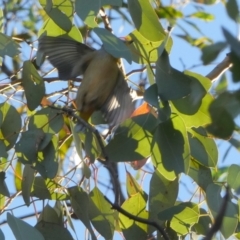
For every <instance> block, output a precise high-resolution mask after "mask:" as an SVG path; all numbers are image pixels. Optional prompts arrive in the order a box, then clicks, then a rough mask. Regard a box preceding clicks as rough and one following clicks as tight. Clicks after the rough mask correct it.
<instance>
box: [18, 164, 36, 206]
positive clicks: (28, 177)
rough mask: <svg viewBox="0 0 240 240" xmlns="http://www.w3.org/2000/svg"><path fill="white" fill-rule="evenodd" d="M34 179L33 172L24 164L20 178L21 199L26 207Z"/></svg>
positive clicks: (28, 203)
mask: <svg viewBox="0 0 240 240" xmlns="http://www.w3.org/2000/svg"><path fill="white" fill-rule="evenodd" d="M34 177H35V170H34V169H33V168H32V167H31V166H30V165H29V164H26V165H25V166H24V170H23V178H22V184H21V189H22V197H23V200H24V202H25V204H26V205H27V206H29V205H30V193H31V189H32V185H33V181H34Z"/></svg>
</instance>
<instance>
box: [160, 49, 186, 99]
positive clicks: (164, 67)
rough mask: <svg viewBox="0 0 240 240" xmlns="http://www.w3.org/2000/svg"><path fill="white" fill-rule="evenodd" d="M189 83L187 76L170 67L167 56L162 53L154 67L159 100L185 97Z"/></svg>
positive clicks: (165, 53)
mask: <svg viewBox="0 0 240 240" xmlns="http://www.w3.org/2000/svg"><path fill="white" fill-rule="evenodd" d="M190 82H191V78H190V77H189V76H187V75H185V74H184V73H182V72H180V71H178V70H176V69H174V68H173V67H171V65H170V62H169V58H168V54H167V52H166V51H164V52H163V53H162V55H161V56H160V57H159V58H158V60H157V66H156V83H157V87H158V94H159V96H160V98H161V100H173V99H179V98H183V97H186V96H187V95H188V94H189V93H190ZM176 89H178V91H176Z"/></svg>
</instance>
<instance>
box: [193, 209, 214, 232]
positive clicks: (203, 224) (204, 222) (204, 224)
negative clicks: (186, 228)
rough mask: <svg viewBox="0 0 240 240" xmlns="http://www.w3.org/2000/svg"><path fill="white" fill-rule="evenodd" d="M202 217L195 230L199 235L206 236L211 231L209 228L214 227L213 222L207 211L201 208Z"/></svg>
mask: <svg viewBox="0 0 240 240" xmlns="http://www.w3.org/2000/svg"><path fill="white" fill-rule="evenodd" d="M199 210H200V217H199V221H198V223H196V224H195V225H194V226H193V229H194V230H195V231H196V233H197V234H198V235H206V234H207V232H208V231H209V226H211V225H212V221H211V218H210V216H209V215H208V213H207V211H206V210H205V209H203V208H200V209H199Z"/></svg>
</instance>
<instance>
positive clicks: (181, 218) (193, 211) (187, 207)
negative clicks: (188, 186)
mask: <svg viewBox="0 0 240 240" xmlns="http://www.w3.org/2000/svg"><path fill="white" fill-rule="evenodd" d="M158 217H159V219H160V220H161V221H164V220H165V221H166V220H169V221H170V227H171V228H172V229H173V230H174V231H176V232H177V234H178V235H185V234H188V233H189V231H190V229H191V226H193V225H194V224H195V223H197V222H198V219H199V208H198V205H197V204H194V203H191V202H182V203H179V204H177V205H176V206H173V207H170V208H168V209H166V210H164V211H162V212H160V213H159V214H158Z"/></svg>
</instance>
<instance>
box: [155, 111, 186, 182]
mask: <svg viewBox="0 0 240 240" xmlns="http://www.w3.org/2000/svg"><path fill="white" fill-rule="evenodd" d="M152 161H153V164H154V166H155V167H156V168H157V170H158V171H159V172H160V173H161V174H162V175H163V176H164V177H165V178H166V179H168V180H174V179H175V178H176V177H177V176H178V174H179V173H182V172H184V173H187V172H188V169H189V161H190V147H189V143H188V137H187V132H186V127H185V125H184V122H183V121H182V119H181V118H180V117H179V116H177V115H175V114H174V115H172V118H171V119H170V120H168V121H166V122H163V123H161V124H159V125H158V128H157V129H156V131H155V134H154V137H153V142H152Z"/></svg>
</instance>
